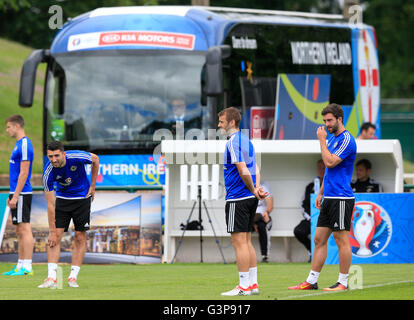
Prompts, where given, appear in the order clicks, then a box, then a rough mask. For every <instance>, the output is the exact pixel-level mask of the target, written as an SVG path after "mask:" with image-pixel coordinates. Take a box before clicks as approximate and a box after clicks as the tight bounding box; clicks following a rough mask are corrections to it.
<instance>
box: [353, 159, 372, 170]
mask: <svg viewBox="0 0 414 320" xmlns="http://www.w3.org/2000/svg"><path fill="white" fill-rule="evenodd" d="M360 165H363V166H364V167H365V169H366V170H369V169H371V168H372V164H371V161H369V160H368V159H361V160H359V161H358V162H357V163H356V165H355V167H358V166H360Z"/></svg>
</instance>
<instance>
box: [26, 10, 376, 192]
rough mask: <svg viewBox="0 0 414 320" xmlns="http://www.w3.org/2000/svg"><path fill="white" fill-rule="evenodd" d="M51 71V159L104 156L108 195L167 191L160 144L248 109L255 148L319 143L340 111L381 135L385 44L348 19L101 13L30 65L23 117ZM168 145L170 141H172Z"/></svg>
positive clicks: (85, 17) (47, 105)
mask: <svg viewBox="0 0 414 320" xmlns="http://www.w3.org/2000/svg"><path fill="white" fill-rule="evenodd" d="M39 63H46V64H47V70H46V77H45V84H44V100H43V101H44V104H43V108H44V110H43V147H44V153H45V152H46V150H45V146H46V144H47V143H48V142H50V141H52V140H61V141H62V142H63V143H64V145H65V148H66V149H81V150H86V151H90V152H94V153H96V154H98V155H100V158H101V162H100V175H99V177H98V181H97V186H99V185H102V186H106V185H107V186H125V185H135V186H158V187H159V186H162V185H163V184H164V183H165V180H164V167H163V163H162V158H158V159H157V158H155V157H154V156H153V153H154V149H155V148H156V147H157V146H158V145H159V144H160V141H159V140H160V139H159V137H158V136H157V135H156V134H155V133H157V132H159V129H167V130H168V132H170V133H171V136H170V137H169V138H171V139H183V137H184V138H185V135H186V133H188V132H189V130H199V131H200V132H202V133H203V134H204V137H205V138H206V139H207V138H212V139H215V138H216V135H213V136H212V135H211V134H209V132H210V131H209V130H211V129H217V114H218V112H220V110H222V109H223V108H225V107H229V106H235V107H238V108H239V109H240V110H241V112H242V115H243V118H242V124H241V126H242V128H245V129H249V130H250V134H251V138H261V139H286V140H289V139H295V140H297V139H316V134H315V132H316V127H317V126H319V125H322V124H323V119H322V117H321V115H320V112H321V110H322V108H323V107H325V106H326V105H327V104H328V103H331V102H334V103H337V104H340V105H341V106H342V107H343V109H344V112H345V117H344V123H345V126H346V128H347V129H348V130H349V131H350V132H351V133H352V134H353V135H354V136H357V135H358V133H359V128H360V126H361V124H362V123H363V122H367V121H369V122H371V123H374V124H375V125H376V126H377V131H376V135H377V137H378V138H379V137H380V134H381V130H380V116H379V113H380V91H379V65H378V53H377V38H376V33H375V30H374V28H373V27H371V26H368V25H365V24H362V23H360V24H350V23H349V22H348V21H347V20H346V19H344V17H343V16H341V15H330V14H317V13H302V12H286V11H271V10H253V9H237V8H222V7H198V6H135V7H105V8H98V9H95V10H92V11H90V12H87V13H85V14H82V15H80V16H78V17H76V18H73V19H70V20H68V21H67V22H66V23H65V25H64V26H63V28H62V29H61V30H60V31H59V32H58V33H57V34H56V36H55V38H54V40H53V42H52V44H51V47H50V48H49V49H38V50H35V51H33V52H32V54H31V55H30V56H29V57H28V58H27V60H26V61H25V63H24V65H23V68H22V73H21V82H20V94H19V105H20V106H22V107H30V106H32V102H33V93H34V84H35V77H36V70H37V67H38V64H39ZM164 138H165V136H164Z"/></svg>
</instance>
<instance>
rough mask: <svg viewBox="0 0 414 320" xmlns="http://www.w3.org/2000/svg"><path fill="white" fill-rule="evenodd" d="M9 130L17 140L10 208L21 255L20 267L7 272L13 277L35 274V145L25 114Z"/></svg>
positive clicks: (11, 168) (9, 122)
mask: <svg viewBox="0 0 414 320" xmlns="http://www.w3.org/2000/svg"><path fill="white" fill-rule="evenodd" d="M6 131H7V133H8V134H9V136H10V137H12V138H15V139H16V145H15V146H14V148H13V151H12V153H11V157H10V161H9V184H10V195H9V199H8V200H7V206H8V207H10V212H11V216H12V223H13V224H14V225H15V226H16V234H17V243H18V254H19V258H18V261H17V265H16V266H15V267H14V268H13V269H12V270H10V271H8V272H5V273H3V274H4V275H9V276H23V275H33V270H32V255H33V245H34V239H33V234H32V229H31V227H30V211H31V205H32V186H31V184H30V178H31V176H32V163H33V158H34V153H33V146H32V142H31V141H30V139H29V138H28V137H27V136H26V133H25V131H24V119H23V117H22V116H21V115H13V116H10V117H9V118H7V120H6Z"/></svg>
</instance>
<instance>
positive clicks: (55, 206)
mask: <svg viewBox="0 0 414 320" xmlns="http://www.w3.org/2000/svg"><path fill="white" fill-rule="evenodd" d="M47 157H48V158H49V161H48V163H46V165H45V169H44V171H43V187H44V191H45V193H46V201H47V213H48V220H49V238H48V277H47V278H46V280H45V281H44V283H43V284H41V285H40V286H39V288H56V286H57V284H56V271H57V263H58V262H59V257H60V241H61V239H62V235H63V232H66V231H68V228H69V224H70V221H71V220H73V224H74V226H75V241H74V247H73V251H72V267H71V272H70V275H69V278H68V285H69V286H70V287H78V284H77V277H78V273H79V270H80V267H81V265H82V261H83V257H84V255H85V250H86V231H87V230H89V228H90V212H91V202H92V201H93V198H94V195H95V183H96V177H97V175H98V170H99V158H98V156H97V155H95V154H93V153H89V152H85V151H79V150H71V151H66V152H65V150H64V147H63V144H62V143H61V142H59V141H53V142H51V143H49V144H48V146H47ZM87 164H92V168H91V183H89V180H88V177H87V175H86V170H85V165H87ZM54 184H56V196H55V191H54Z"/></svg>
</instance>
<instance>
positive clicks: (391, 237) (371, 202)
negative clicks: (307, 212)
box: [311, 193, 414, 264]
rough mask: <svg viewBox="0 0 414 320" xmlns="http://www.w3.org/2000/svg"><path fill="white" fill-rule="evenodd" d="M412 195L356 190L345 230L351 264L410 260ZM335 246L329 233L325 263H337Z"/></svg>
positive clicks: (413, 248) (413, 255) (314, 212)
mask: <svg viewBox="0 0 414 320" xmlns="http://www.w3.org/2000/svg"><path fill="white" fill-rule="evenodd" d="M315 198H316V195H314V194H313V195H312V196H311V208H312V209H311V234H312V241H311V244H312V253H313V250H314V242H313V240H314V236H315V230H316V226H317V221H318V217H319V210H318V209H316V207H315ZM413 207H414V194H411V193H375V194H374V193H372V194H370V193H357V194H355V206H354V210H353V214H352V220H351V230H350V232H349V243H350V245H351V249H352V263H354V264H363V263H413V262H414V215H413V213H412V208H413ZM338 262H339V260H338V249H337V246H336V243H335V240H334V238H333V236H332V235H331V236H330V237H329V240H328V254H327V258H326V261H325V263H326V264H337V263H338Z"/></svg>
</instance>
